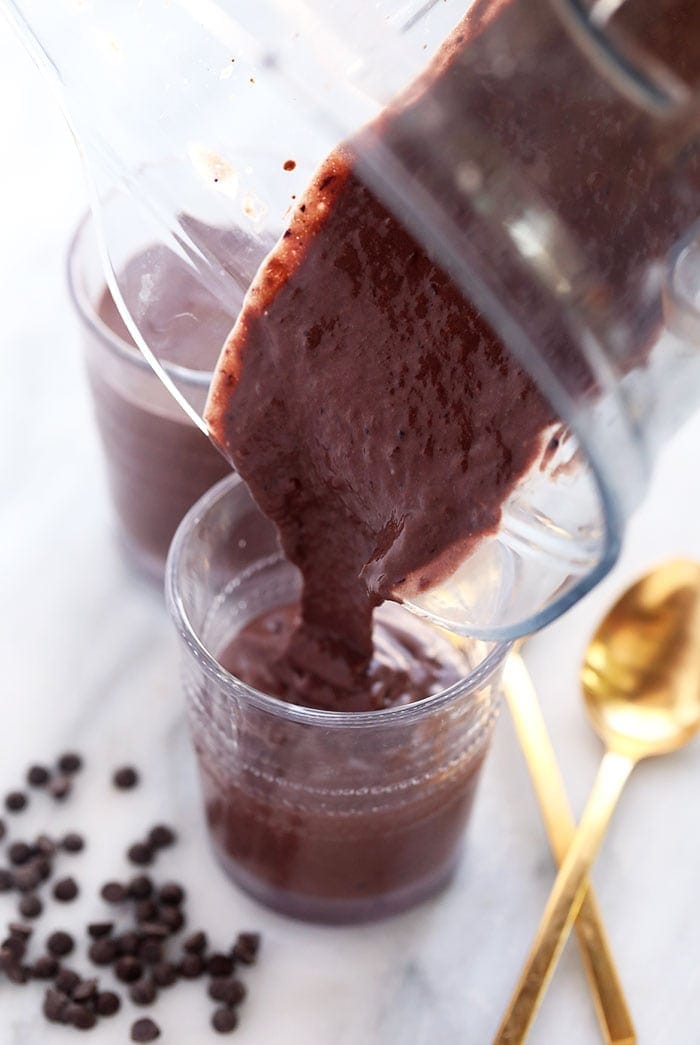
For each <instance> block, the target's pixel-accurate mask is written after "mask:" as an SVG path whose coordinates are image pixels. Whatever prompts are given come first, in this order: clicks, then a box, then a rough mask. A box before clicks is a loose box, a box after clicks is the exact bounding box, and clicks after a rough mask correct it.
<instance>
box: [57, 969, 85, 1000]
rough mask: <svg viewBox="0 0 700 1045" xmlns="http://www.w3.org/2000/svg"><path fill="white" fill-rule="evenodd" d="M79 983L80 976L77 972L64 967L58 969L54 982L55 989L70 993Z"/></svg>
mask: <svg viewBox="0 0 700 1045" xmlns="http://www.w3.org/2000/svg"><path fill="white" fill-rule="evenodd" d="M79 985H80V977H79V976H78V974H77V972H74V971H73V969H66V968H63V969H61V970H60V972H59V973H58V975H57V976H56V980H55V982H54V987H55V988H56V990H59V991H62V992H63V993H64V994H72V993H73V991H74V990H75V989H76V987H78V986H79Z"/></svg>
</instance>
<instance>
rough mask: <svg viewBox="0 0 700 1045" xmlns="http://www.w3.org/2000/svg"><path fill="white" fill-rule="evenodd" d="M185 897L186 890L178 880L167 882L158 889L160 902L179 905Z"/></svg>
mask: <svg viewBox="0 0 700 1045" xmlns="http://www.w3.org/2000/svg"><path fill="white" fill-rule="evenodd" d="M184 899H185V890H184V889H183V888H182V886H181V885H179V884H178V883H177V882H166V883H165V885H163V886H162V887H161V888H160V889H159V891H158V900H159V902H160V903H164V904H172V905H173V906H175V907H177V906H179V904H181V903H182V902H183V900H184Z"/></svg>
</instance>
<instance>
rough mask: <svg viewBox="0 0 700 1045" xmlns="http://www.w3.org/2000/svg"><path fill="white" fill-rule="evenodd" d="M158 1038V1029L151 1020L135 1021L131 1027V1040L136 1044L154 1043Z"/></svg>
mask: <svg viewBox="0 0 700 1045" xmlns="http://www.w3.org/2000/svg"><path fill="white" fill-rule="evenodd" d="M159 1037H160V1027H159V1026H158V1024H157V1023H154V1022H153V1020H148V1019H146V1020H136V1023H134V1024H132V1027H131V1040H132V1041H138V1042H145V1041H155V1040H156V1038H159Z"/></svg>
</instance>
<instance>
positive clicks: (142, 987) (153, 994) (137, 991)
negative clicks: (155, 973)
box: [129, 976, 158, 1005]
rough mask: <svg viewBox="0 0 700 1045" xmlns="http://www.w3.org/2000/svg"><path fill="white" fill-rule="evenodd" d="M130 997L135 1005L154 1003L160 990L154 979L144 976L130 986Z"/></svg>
mask: <svg viewBox="0 0 700 1045" xmlns="http://www.w3.org/2000/svg"><path fill="white" fill-rule="evenodd" d="M129 997H130V998H131V1000H132V1001H133V1003H134V1005H152V1004H153V1002H154V1001H155V1000H156V998H157V997H158V991H157V989H156V986H155V984H154V983H153V981H152V980H151V979H150V978H149V977H148V976H144V977H143V979H141V980H139V981H138V982H137V983H134V984H133V985H132V986H131V987H130V988H129Z"/></svg>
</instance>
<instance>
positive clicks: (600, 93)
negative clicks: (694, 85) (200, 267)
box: [206, 0, 700, 708]
mask: <svg viewBox="0 0 700 1045" xmlns="http://www.w3.org/2000/svg"><path fill="white" fill-rule="evenodd" d="M535 18H539V19H541V20H542V25H543V28H542V29H541V30H538V31H539V35H538V34H537V33H536V32H534V31H533V27H534V26H535V25H536V24H538V23H536V22H534V21H533V19H535ZM503 32H505V33H506V34H507V36H508V38H509V39H510V40H511V41H522V42H523V46H525V47H531V48H532V47H536V46H539V47H540V48H541V52H542V53H541V54H540V53H538V52H537V51H534V53H532V54H531V55H529V62H527V63H525V66H524V68H525V72H524V73H523V79H522V83H521V84H520V86H521V88H522V89H521V90H520V91H519V90H518V86H519V85H518V83H517V82H516V83H515V84H514V83H513V82H512V81H511V80H508V81H504V80H503V78H502V77H499V76H498V75H497V71H496V72H494V71H492V70H493V62H492V61H491V51H492V45H493V43H494V40H492V36H495V34H498V46H501V45H502V39H501V33H503ZM559 55H564V56H565V58H566V60H567V61H568V62H571V63H573V64H572V68H571V69H570V70H569V71H568V74H567V77H565V78H564V80H563V82H564V83H566V84H570V85H571V87H570V93H569V94H566V95H563V94H561V93H556V92H551V91H550V92H549V93H548V92H547V88H548V81H547V78H546V76H543V75H542V70H543V69H546V68H547V62H551V61H557V60H558V56H559ZM466 76H469V77H470V90H471V91H472V95H473V98H474V108H475V113H474V114H471V115H472V116H473V118H474V119H480V120H481V121H482V122H483V124H484V125H485V126H487V127H488V133H489V134H490V135H491V136H492V138H493V140H495V141H497V142H498V143H499V145H500V146H501V147H502V149H503V151H504V154H505V155H510V156H511V157H512V160H513V162H515V161H517V162H518V164H519V166H520V167H521V168H522V169H524V170H526V171H527V172H528V175H529V177H530V180H531V182H532V184H534V185H535V186H537V188H538V189H539V191H540V193H541V195H542V198H543V199H544V200H549V201H550V202H551V203H552V205H553V206H554V207H555V209H556V210H557V211H558V212H559V213H560V214H563V215H564V216H565V217H566V220H567V222H568V224H569V226H570V228H571V229H573V230H575V231H576V233H577V235H578V237H579V240H580V241H581V243H582V244H584V248H585V252H586V254H585V256H586V257H587V259H588V262H589V267H590V269H591V271H592V272H593V271H594V272H595V273H597V274H598V275H600V273H603V274H604V276H605V284H604V286H603V288H602V289H601V288H600V287H598V289H597V293H598V294H599V296H600V297H601V298H602V299H607V300H616V301H619V302H621V303H622V305H623V311H624V315H625V318H626V322H627V323H628V329H627V331H626V339H625V342H624V343H625V345H626V346H627V349H628V355H627V356H626V357H624V358H622V359H620V360H619V361H617V362H618V363H619V366H620V370H621V372H624V371H625V370H626V369H629V368H630V367H631V366H632V365H634V363H635V362H639V361H640V360H643V359H644V358H645V355H646V353H647V351H648V349H649V347H650V345H651V343H652V341H653V339H654V337H655V336H656V334H657V332H658V330H659V327H660V323H661V315H660V306H659V308H658V309H656V310H655V311H654V313H653V314H651V313H650V312H649V309H648V308H647V307H644V305H643V302H644V293H643V289H644V288H643V286H642V282H643V280H644V279H646V278H647V273H646V270H644V269H640V268H636V269H635V268H632V269H630V266H629V259H630V258H631V257H635V256H636V255H637V254H640V255H641V256H644V257H649V258H652V259H659V260H661V259H662V258H663V256H664V255H665V253H666V252H667V251H668V249H669V247H670V246H671V244H672V243H673V242H674V240H675V239H676V238H677V236H678V235H679V233H680V232H681V231H683V230H685V229H687V228H688V226H689V225H690V223H691V221H692V219H693V218H694V217H695V216H696V215H697V213H698V209H699V208H698V199H699V198H700V196H699V195H698V193H697V192H696V193H694V194H693V193H691V192H690V191H687V192H686V193H685V194H680V195H676V194H674V191H673V186H671V187H670V186H669V184H668V182H667V180H666V177H665V173H666V172H665V171H664V170H663V167H660V164H659V157H658V155H657V151H658V141H657V136H656V131H655V125H654V124H653V122H652V121H651V120H650V119H649V117H648V115H647V114H646V113H644V112H643V111H641V110H639V109H637V108H635V106H634V105H632V104H631V103H630V102H628V101H627V100H626V99H625V98H624V97H622V96H621V95H619V94H618V93H616V92H615V91H614V90H613V89H612V88H608V87H607V86H606V85H605V84H604V83H603V82H602V81H601V83H600V84H598V81H597V79H594V80H593V83H594V84H595V86H596V88H597V90H595V91H589V90H588V89H586V90H585V91H581V89H580V88H581V85H582V84H585V85H590V83H591V73H590V67H589V63H588V59H587V58H586V57H585V56H584V55H583V54H581V55H579V54H578V52H576V50H575V48H573V46H572V45H571V42H570V39H569V37H568V35H567V33H566V30H565V29H564V27H563V25H561V24H560V23H559V22H558V21H557V19H556V18H555V17H554V16H553V15H552V11H551V7H550V6H549V5H547V4H544V5H543V4H542V3H541V2H538V3H535V4H533V5H531V4H522V3H519V4H516V3H509V2H507V0H506V2H504V0H491V2H481V3H477V4H476V5H475V7H474V9H473V11H472V12H470V13H469V14H468V15H467V17H466V18H465V19H464V20H463V22H462V23H461V24H460V25H459V27H458V28H457V29H456V30H455V32H454V33H453V35H452V36H451V37H450V38H449V39H448V41H447V42H446V43H445V45H444V46H443V48H442V49H441V51H440V52H439V53H438V55H437V57H436V58H435V60H434V61H433V63H432V65H431V67H430V68H429V70H428V71H427V72H426V73H425V74H424V75H423V76H422V77H421V78H420V79H419V80H418V81H417V82H416V83H415V84H414V85H413V86H412V87H411V88H410V89H409V90H408V91H406V92H405V94H404V96H403V97H402V98H400V99H399V100H398V101H397V102H396V103H395V104H394V105H392V106H391V107H390V108H389V109H387V110H386V111H385V112H384V114H383V115H382V116H381V117H380V118H379V119H378V120H377V121H376V122H375V124H374V125H373V126H372V128H370V131H371V135H372V136H373V139H367V136H368V134H369V133H370V132H363V135H361V138H363V140H364V139H367V140H370V147H371V140H374V141H375V142H376V141H379V142H380V143H383V144H385V145H386V144H388V145H390V146H391V148H392V150H393V151H394V153H395V154H396V155H397V156H398V157H400V158H401V159H402V160H403V161H404V162H405V163H406V165H407V166H408V167H409V169H410V168H411V167H412V166H413V168H414V169H416V170H417V169H420V164H421V151H420V150H421V142H420V141H417V140H416V135H415V128H416V126H418V127H420V126H424V125H429V123H430V119H429V117H430V113H431V112H432V113H433V114H434V113H435V112H439V111H444V110H445V109H446V110H447V111H449V110H450V103H451V101H452V99H453V98H454V96H455V95H456V94H458V93H459V90H460V84H461V83H463V82H464V77H466ZM555 82H556V83H557V84H560V83H561V82H562V79H561V78H558V79H556V81H555ZM504 83H505V86H504ZM426 114H427V115H426ZM686 167H687V185H686V188H690V187H692V185H693V184H694V183H695V182H697V183H698V185H700V163H699V162H698V151H697V148H693V149H691V150H690V151H689V153H688V156H687V158H686ZM621 169H622V170H623V171H625V172H628V174H627V176H626V177H622V178H620V177H619V176H618V172H619V171H620V170H621ZM443 173H444V184H443V183H441V182H440V181H439V178H440V168H439V166H436V167H435V168H429V170H428V172H427V174H426V179H427V181H428V183H429V185H430V188H432V189H433V190H434V192H435V193H436V194H437V195H438V196H440V197H441V198H442V200H443V204H444V206H445V207H446V209H448V210H449V211H450V212H451V214H452V217H453V221H454V223H455V225H456V227H457V228H467V227H469V224H468V222H469V219H470V217H471V214H470V213H469V209H468V208H469V204H468V202H465V197H464V196H463V195H461V194H459V193H457V192H456V191H455V189H454V185H453V184H452V182H451V177H452V172H451V171H444V172H443ZM431 178H433V179H434V180H433V182H432V184H430V180H431ZM694 179H695V181H694ZM613 228H614V229H615V232H614V235H611V232H610V230H611V229H613ZM630 272H631V273H632V274H631V275H630ZM509 275H511V274H509ZM512 278H513V280H514V282H513V295H512V296H513V300H514V302H515V301H516V299H517V298H518V297H519V295H521V294H522V291H523V290H527V292H528V294H529V295H530V308H531V309H536V310H538V315H539V317H540V319H541V327H542V331H543V343H542V351H543V352H544V351H547V352H548V353H549V354H550V355H551V357H552V358H554V359H555V360H556V362H557V366H558V367H559V369H560V371H562V372H565V374H566V379H567V382H568V384H569V386H570V388H571V389H572V390H573V391H574V392H576V393H578V394H586V392H590V391H592V390H593V385H594V380H593V377H592V375H591V373H590V372H589V370H588V367H587V364H586V363H585V361H584V360H583V359H582V358H581V356H580V353H579V351H578V349H577V347H576V345H575V343H574V342H572V340H571V338H570V337H569V335H568V332H567V328H566V326H565V324H564V321H563V319H562V317H561V316H560V314H559V312H560V310H558V308H557V306H556V303H554V302H552V301H550V300H549V299H547V298H546V297H545V296H544V295H542V294H539V296H538V293H536V291H535V289H533V286H534V285H533V286H530V285H528V286H527V287H525V286H524V285H522V286H521V284H520V283H518V282H517V280H516V279H515V275H513V277H512ZM630 346H631V347H630ZM206 416H207V419H208V422H209V425H210V429H211V432H212V435H213V437H214V439H215V440H216V441H217V442H218V443H219V445H220V446H221V447H222V448H223V449H224V451H225V452H226V453H227V455H228V456H229V457H230V459H231V460H232V461H233V462H234V464H235V466H236V468H237V469H238V471H239V472H240V474H241V475H242V476H243V477H244V478H245V480H246V482H247V483H248V485H249V487H250V489H251V491H252V493H253V496H254V497H255V499H256V501H257V503H258V504H259V505H260V507H261V509H262V510H263V512H264V513H265V514H266V515H268V516H269V517H270V518H271V519H273V520H274V522H275V523H276V525H277V526H278V528H279V532H280V536H281V541H282V545H283V548H284V551H285V553H286V555H287V556H288V558H289V559H290V560H291V561H292V562H293V563H295V564H296V565H297V566H298V567H299V568H300V570H301V572H302V574H303V578H304V590H303V597H302V616H301V620H300V623H299V626H298V627H297V629H296V630H295V632H294V634H293V635H292V637H291V640H290V643H289V646H288V649H287V651H286V653H285V655H284V657H282V658H281V659H280V660H279V661H278V662H277V665H278V667H277V670H278V671H279V672H280V675H281V676H282V677H283V678H284V679H285V680H286V681H282V682H281V684H280V686H279V687H277V688H278V689H279V688H287V689H288V688H289V680H290V679H293V680H294V681H295V684H296V685H297V689H298V699H299V700H300V701H301V702H303V703H313V702H314V692H315V687H316V686H317V685H318V686H319V687H320V688H321V690H322V691H324V692H325V691H326V690H327V688H328V687H330V688H331V689H334V690H335V692H336V694H337V706H338V708H343V707H344V706H345V705H346V703H347V704H348V705H352V706H354V705H355V704H356V702H357V701H356V692H357V691H358V690H363V689H365V688H366V687H365V681H364V676H365V673H366V670H367V666H368V664H369V662H370V658H371V655H372V640H371V617H372V610H373V608H374V607H375V606H376V605H378V604H379V603H380V602H381V601H382V600H383V599H387V598H399V599H400V598H401V597H402V596H406V595H411V594H414V593H416V592H420V591H423V590H425V589H426V588H429V587H431V586H433V585H434V584H435V583H436V582H438V581H440V580H442V579H444V578H445V577H446V576H447V575H449V573H450V572H451V571H452V570H453V569H454V568H455V567H456V566H457V565H458V564H459V563H460V562H461V561H462V560H463V559H464V558H465V556H466V555H468V553H469V552H470V551H471V550H472V549H473V548H474V546H475V544H476V542H477V541H478V540H479V539H480V538H481V537H482V536H484V535H485V534H488V533H492V532H494V531H495V530H496V529H497V527H498V525H499V521H500V518H501V511H502V507H503V504H504V501H505V500H506V499H507V498H508V496H509V495H510V494H511V493H512V491H513V490H514V488H515V486H516V485H517V483H518V482H519V481H520V480H521V479H522V478H523V476H524V475H525V474H526V473H527V471H528V470H529V469H530V468H531V467H532V466H533V464H534V463H535V462H536V461H537V460H538V458H540V457H541V455H542V453H543V451H544V449H545V436H546V433H547V430H548V428H549V426H550V425H551V424H552V422H553V421H554V420H555V418H554V417H553V414H552V411H551V409H550V407H549V406H548V405H547V403H546V402H544V400H543V399H542V397H541V396H540V394H539V392H538V390H537V388H536V386H535V384H534V383H533V381H532V379H531V378H530V377H529V375H528V374H527V373H525V372H524V371H523V370H522V368H521V367H520V366H519V365H518V363H517V362H516V361H515V359H514V358H513V357H512V356H511V354H510V353H509V351H508V349H507V348H506V347H505V345H503V344H502V343H501V341H500V340H499V338H498V337H497V336H496V335H495V333H494V332H493V330H492V329H491V328H490V326H489V324H488V323H487V321H486V319H485V318H484V317H483V316H482V315H480V313H479V312H478V311H477V309H476V308H475V307H474V306H473V305H472V304H471V303H470V302H469V301H468V300H467V299H466V298H465V297H464V296H463V294H462V293H461V291H460V290H459V289H458V287H457V286H456V284H455V283H454V282H453V281H452V280H451V279H450V277H449V275H448V274H447V273H446V272H444V271H443V270H442V269H440V268H439V267H438V266H437V265H435V264H434V263H433V262H432V261H431V259H430V258H429V257H428V255H427V254H426V253H425V251H424V250H423V249H422V248H421V246H420V244H419V243H418V242H417V241H416V240H415V239H413V238H412V236H411V235H410V234H409V233H408V232H407V231H406V230H405V228H404V227H402V225H401V224H399V222H398V221H397V220H396V219H395V218H394V217H393V215H392V214H391V213H390V212H389V211H388V210H387V209H386V207H385V206H384V204H383V203H382V202H381V200H380V199H378V197H377V196H376V194H375V193H374V192H373V191H372V189H371V188H370V187H369V186H368V185H367V184H366V182H365V180H363V176H362V173H361V167H360V165H359V163H358V162H357V161H356V158H355V152H354V143H353V142H350V143H348V144H347V145H345V146H342V147H340V148H338V149H336V150H335V151H334V152H333V153H332V154H331V156H329V158H328V159H327V160H326V162H325V163H324V164H323V166H322V168H321V169H320V171H319V172H318V173H317V175H316V176H315V178H314V180H313V183H312V185H311V186H310V188H309V190H308V192H307V193H306V195H305V197H304V199H303V200H302V201H301V203H300V204H299V206H298V207H297V209H296V211H295V212H294V214H293V216H292V219H291V221H290V224H289V227H288V228H287V229H286V231H285V232H284V235H283V237H282V239H281V240H280V242H279V243H278V245H277V247H276V249H275V250H274V251H273V252H272V254H271V255H270V256H269V257H268V259H267V261H266V262H265V264H264V265H263V266H262V268H261V270H260V271H259V273H258V275H257V277H256V280H255V282H254V284H253V286H252V287H251V289H250V291H249V293H248V295H247V298H246V301H245V304H244V308H243V311H242V312H241V314H240V316H239V318H238V321H237V323H236V326H235V328H234V330H233V332H232V334H231V336H230V337H229V340H228V342H227V344H226V346H225V349H224V352H223V354H222V356H221V359H220V361H219V364H218V368H217V373H216V377H215V381H214V384H213V387H212V391H211V394H210V399H209V403H208V408H207V415H206ZM322 703H323V704H324V706H325V704H326V703H327V700H326V697H325V696H324V698H323V700H322Z"/></svg>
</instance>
